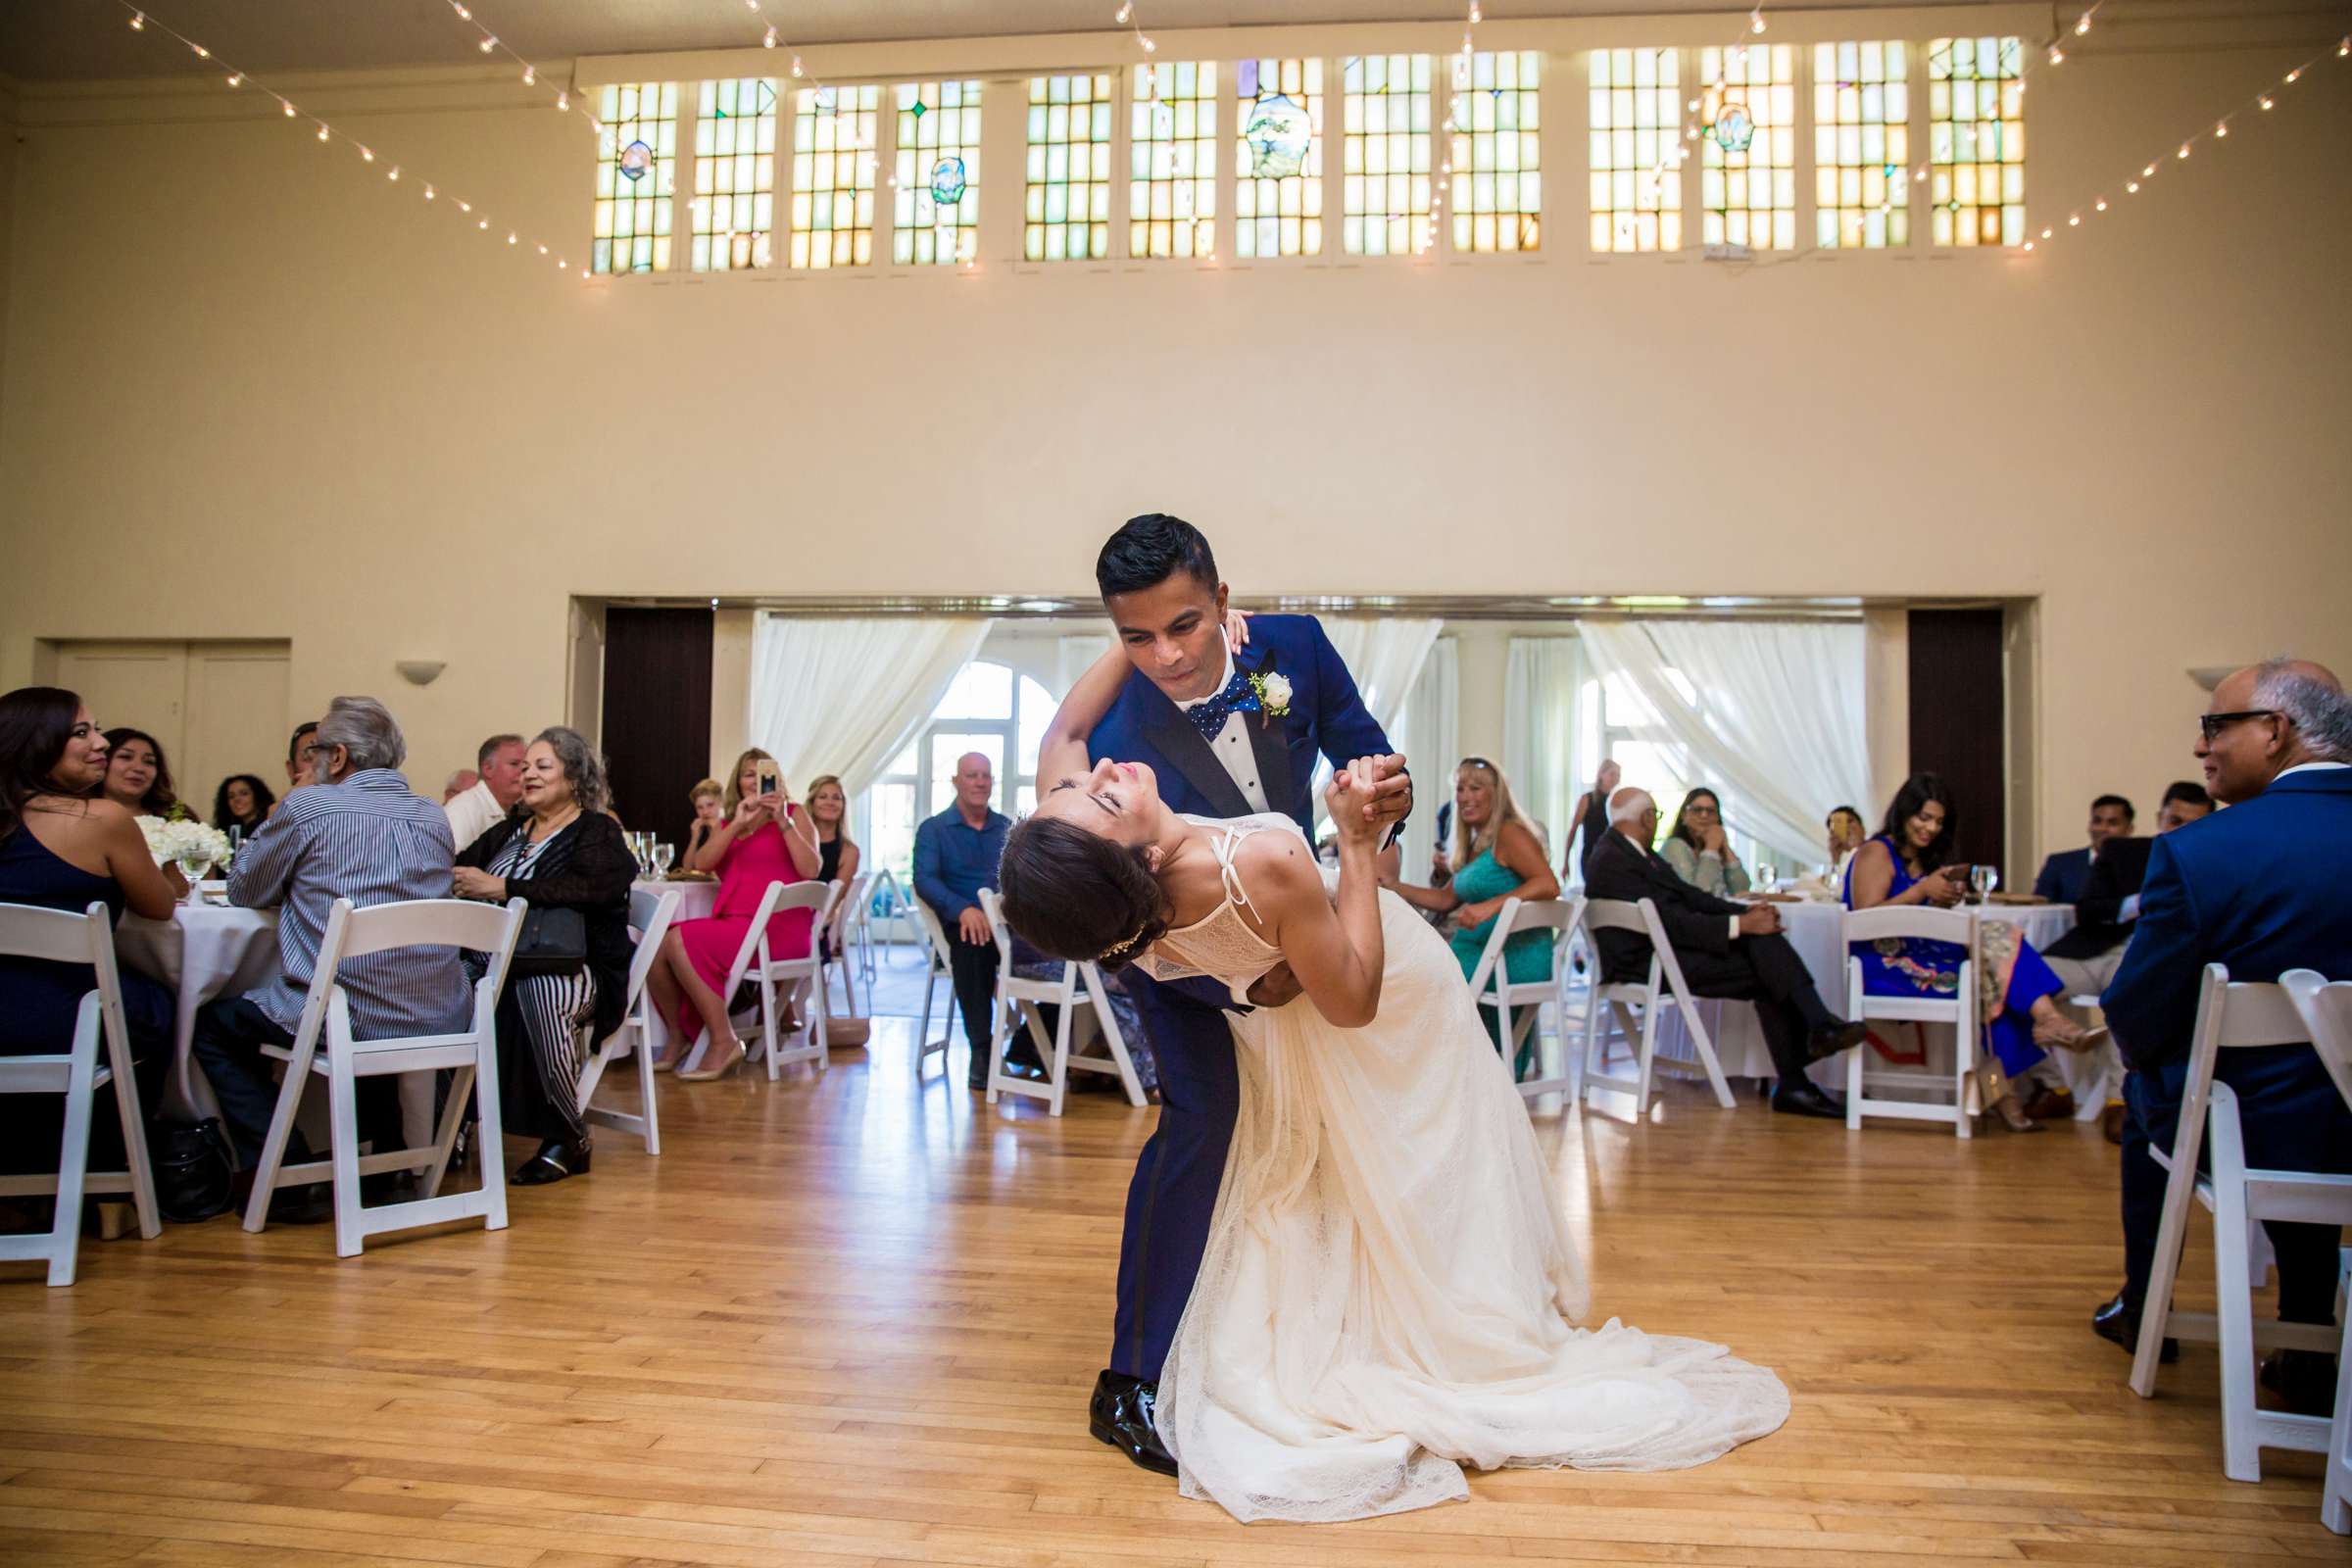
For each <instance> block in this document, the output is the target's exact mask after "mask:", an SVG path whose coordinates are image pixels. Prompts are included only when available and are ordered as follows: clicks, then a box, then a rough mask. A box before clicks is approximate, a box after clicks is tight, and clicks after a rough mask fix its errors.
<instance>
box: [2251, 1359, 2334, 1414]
mask: <svg viewBox="0 0 2352 1568" xmlns="http://www.w3.org/2000/svg"><path fill="white" fill-rule="evenodd" d="M2256 1381H2258V1382H2260V1383H2261V1385H2262V1386H2263V1387H2264V1388H2266V1389H2268V1390H2270V1391H2271V1392H2272V1393H2273V1394H2276V1395H2277V1396H2278V1401H2279V1402H2280V1403H2281V1404H2283V1405H2285V1406H2286V1408H2287V1413H2288V1414H2290V1415H2316V1416H2318V1417H2319V1418H2320V1419H2321V1420H2323V1421H2325V1420H2327V1418H2328V1417H2329V1416H2331V1415H2333V1414H2334V1413H2335V1357H2334V1356H2332V1355H2329V1354H2328V1353H2327V1351H2325V1350H2273V1351H2272V1352H2271V1353H2270V1354H2268V1355H2266V1356H2264V1357H2263V1358H2262V1371H2261V1373H2260V1375H2259V1376H2258V1378H2257V1380H2256Z"/></svg>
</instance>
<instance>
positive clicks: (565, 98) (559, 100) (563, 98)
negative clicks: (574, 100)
mask: <svg viewBox="0 0 2352 1568" xmlns="http://www.w3.org/2000/svg"><path fill="white" fill-rule="evenodd" d="M556 107H557V108H558V109H569V108H570V107H571V94H569V93H567V92H563V91H560V90H559V91H558V92H557V94H556Z"/></svg>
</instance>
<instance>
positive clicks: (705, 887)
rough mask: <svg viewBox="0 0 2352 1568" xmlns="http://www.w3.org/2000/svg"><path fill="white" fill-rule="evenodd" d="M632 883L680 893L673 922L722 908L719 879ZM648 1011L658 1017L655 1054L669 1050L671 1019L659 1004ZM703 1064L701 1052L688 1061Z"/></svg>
mask: <svg viewBox="0 0 2352 1568" xmlns="http://www.w3.org/2000/svg"><path fill="white" fill-rule="evenodd" d="M629 886H630V888H631V890H632V891H634V892H637V893H651V894H653V895H655V896H656V897H660V896H661V895H662V894H664V893H675V894H676V895H677V896H678V912H677V914H676V916H675V917H674V918H673V919H672V920H671V922H670V923H671V924H673V925H674V924H676V923H677V922H678V921H679V920H706V919H709V918H710V916H711V910H713V909H715V908H716V907H718V884H717V883H716V882H672V881H669V880H668V879H666V878H662V879H658V880H654V881H645V880H639V881H636V882H633V883H631V884H629ZM646 1011H647V1013H648V1014H649V1015H651V1016H652V1018H653V1020H654V1027H653V1029H652V1031H651V1033H652V1035H653V1042H652V1044H653V1048H654V1054H655V1055H657V1056H659V1055H661V1054H662V1052H664V1051H666V1050H667V1049H668V1044H669V1020H668V1019H667V1018H664V1017H662V1009H661V1008H659V1007H648V1008H647V1009H646ZM701 1064H702V1056H701V1054H700V1053H697V1054H695V1055H694V1056H693V1057H692V1058H691V1059H689V1060H688V1061H686V1062H685V1063H684V1065H685V1066H687V1067H690V1068H691V1067H697V1066H700V1065H701Z"/></svg>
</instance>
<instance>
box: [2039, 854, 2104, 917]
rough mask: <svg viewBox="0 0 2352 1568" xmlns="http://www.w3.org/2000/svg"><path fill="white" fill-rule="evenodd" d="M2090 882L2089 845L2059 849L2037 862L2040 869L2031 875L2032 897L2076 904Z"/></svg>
mask: <svg viewBox="0 0 2352 1568" xmlns="http://www.w3.org/2000/svg"><path fill="white" fill-rule="evenodd" d="M2089 882H2090V846H2089V845H2087V844H2085V845H2083V846H2082V848H2081V849H2079V850H2060V851H2059V852H2058V853H2057V854H2056V855H2053V856H2051V857H2050V858H2048V859H2046V860H2044V861H2042V862H2041V872H2040V874H2039V875H2037V876H2035V877H2034V897H2035V898H2037V899H2046V900H2048V901H2049V902H2050V903H2052V904H2080V903H2082V890H2083V888H2084V887H2086V886H2088V885H2089Z"/></svg>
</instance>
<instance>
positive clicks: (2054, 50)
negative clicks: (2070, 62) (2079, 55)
mask: <svg viewBox="0 0 2352 1568" xmlns="http://www.w3.org/2000/svg"><path fill="white" fill-rule="evenodd" d="M2050 64H2051V65H2053V66H2063V65H2065V64H2066V51H2065V50H2063V49H2061V48H2059V47H2058V46H2057V45H2056V44H2052V45H2050Z"/></svg>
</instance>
